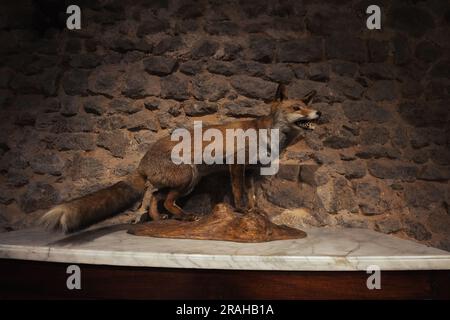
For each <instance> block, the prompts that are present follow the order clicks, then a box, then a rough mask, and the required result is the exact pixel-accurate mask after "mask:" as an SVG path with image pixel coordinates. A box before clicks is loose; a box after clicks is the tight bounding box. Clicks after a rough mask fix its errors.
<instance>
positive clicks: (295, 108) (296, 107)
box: [292, 105, 300, 111]
mask: <svg viewBox="0 0 450 320" xmlns="http://www.w3.org/2000/svg"><path fill="white" fill-rule="evenodd" d="M292 108H293V109H294V110H295V111H298V110H300V106H299V105H293V106H292Z"/></svg>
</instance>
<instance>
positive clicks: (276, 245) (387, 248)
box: [0, 228, 450, 271]
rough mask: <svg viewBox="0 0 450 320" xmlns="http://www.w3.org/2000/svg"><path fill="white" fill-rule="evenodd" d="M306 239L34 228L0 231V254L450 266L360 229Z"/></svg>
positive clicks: (328, 267)
mask: <svg viewBox="0 0 450 320" xmlns="http://www.w3.org/2000/svg"><path fill="white" fill-rule="evenodd" d="M306 231H307V232H308V237H307V238H305V239H300V240H282V241H273V242H266V243H258V244H244V243H233V242H225V241H204V240H177V239H160V238H149V237H137V236H133V235H129V234H127V233H126V231H124V230H122V231H116V232H113V233H110V234H107V235H104V236H101V237H99V238H96V239H93V240H90V241H88V242H84V243H77V244H74V243H71V244H64V245H61V244H54V243H53V242H55V241H57V240H60V239H62V238H64V235H61V234H50V233H46V232H43V231H42V230H39V229H29V230H22V231H14V232H8V233H3V234H0V258H4V259H7V258H11V259H24V260H38V261H51V262H65V263H75V264H76V263H87V264H103V265H121V266H146V267H172V268H201V269H241V270H297V271H300V270H321V271H333V270H334V271H342V270H366V268H367V266H369V265H378V266H379V267H380V268H381V270H427V269H428V270H431V269H450V253H449V252H446V251H442V250H438V249H435V248H430V247H427V246H424V245H421V244H418V243H415V242H411V241H406V240H402V239H399V238H396V237H393V236H388V235H384V234H381V233H377V232H374V231H370V230H364V229H331V228H320V229H308V230H306Z"/></svg>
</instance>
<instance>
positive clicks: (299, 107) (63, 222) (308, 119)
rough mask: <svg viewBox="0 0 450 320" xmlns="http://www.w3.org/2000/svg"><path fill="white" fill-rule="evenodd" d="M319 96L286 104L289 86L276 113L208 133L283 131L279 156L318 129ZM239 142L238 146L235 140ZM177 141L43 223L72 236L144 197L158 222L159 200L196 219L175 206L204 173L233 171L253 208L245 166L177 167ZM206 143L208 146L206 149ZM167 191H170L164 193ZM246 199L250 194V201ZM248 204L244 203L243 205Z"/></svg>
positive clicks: (238, 191) (162, 144)
mask: <svg viewBox="0 0 450 320" xmlns="http://www.w3.org/2000/svg"><path fill="white" fill-rule="evenodd" d="M314 94H315V92H311V93H309V94H308V95H307V96H306V97H305V98H304V99H303V101H301V100H286V99H283V97H284V88H283V86H282V85H280V86H279V88H278V91H277V98H276V101H274V102H273V103H272V107H271V112H270V114H269V115H267V116H262V117H260V118H257V119H253V120H244V121H233V122H230V123H227V124H222V125H212V126H205V128H204V130H206V129H209V128H214V129H217V130H219V131H220V132H224V131H225V130H226V129H242V130H247V129H254V130H256V131H258V130H260V129H273V128H276V129H278V132H279V152H281V151H282V150H284V149H285V148H286V147H287V146H288V145H289V144H292V143H294V142H295V141H296V138H297V137H298V136H299V134H300V132H301V131H302V130H312V129H314V124H313V122H314V121H316V120H317V119H319V118H320V115H321V113H320V112H319V111H316V110H312V109H311V108H309V107H307V103H308V102H309V100H310V99H311V98H312V96H313V95H314ZM233 143H234V142H233ZM176 144H177V142H176V141H172V140H171V138H170V136H167V137H164V138H161V139H160V140H158V141H157V142H155V143H154V144H153V145H152V146H151V147H150V149H149V150H148V151H147V153H146V154H145V156H144V157H143V158H142V160H141V162H140V163H139V166H138V168H137V169H136V171H135V172H133V173H132V174H131V175H130V176H128V177H127V178H126V179H125V180H123V181H120V182H118V183H116V184H114V185H112V186H110V187H108V188H106V189H103V190H99V191H97V192H94V193H92V194H88V195H86V196H83V197H80V198H77V199H74V200H71V201H68V202H65V203H62V204H60V205H57V206H56V207H54V208H52V209H51V210H50V211H48V212H47V213H45V214H44V215H43V216H42V218H41V223H42V224H43V225H44V226H46V227H47V228H49V229H55V230H57V229H60V230H63V231H64V232H73V231H77V230H80V229H82V228H84V227H87V226H89V225H92V224H94V223H96V222H99V221H101V220H104V219H106V218H108V217H110V216H112V215H114V214H117V213H119V212H121V211H123V210H125V209H127V208H129V207H131V206H132V205H133V204H134V203H135V202H137V201H139V200H141V199H142V205H141V208H140V210H139V211H140V212H146V211H147V208H148V214H149V215H150V217H151V218H152V219H153V220H158V219H160V218H161V217H163V216H162V215H160V213H159V212H158V206H157V204H158V201H159V200H163V199H162V197H164V207H165V208H166V209H167V211H168V212H170V213H171V214H172V215H173V216H174V217H175V218H176V219H188V220H192V219H194V220H195V219H196V216H195V215H193V214H188V213H186V212H184V211H183V209H182V208H180V207H179V206H178V205H177V204H176V200H177V199H178V198H180V197H182V196H185V195H187V194H189V193H190V192H191V191H192V190H193V189H194V187H195V186H196V184H197V183H198V182H199V180H200V179H201V178H202V177H204V176H205V175H209V174H214V173H216V172H219V171H222V170H229V172H230V176H231V187H232V188H231V189H232V194H233V198H234V204H235V207H236V208H237V209H238V210H242V211H244V210H246V209H249V208H251V207H253V206H254V196H251V195H250V193H249V192H245V194H244V190H246V189H248V188H249V187H251V186H249V184H248V181H246V179H245V167H246V164H245V163H244V164H226V163H225V164H205V163H201V164H184V163H182V164H175V163H174V162H173V160H172V158H171V153H172V150H173V148H174V146H175V145H176ZM205 146H206V144H205V143H203V146H202V147H203V148H205ZM162 191H167V192H165V193H164V194H163V193H162ZM244 195H245V196H247V198H246V199H243V198H244ZM244 202H245V205H244Z"/></svg>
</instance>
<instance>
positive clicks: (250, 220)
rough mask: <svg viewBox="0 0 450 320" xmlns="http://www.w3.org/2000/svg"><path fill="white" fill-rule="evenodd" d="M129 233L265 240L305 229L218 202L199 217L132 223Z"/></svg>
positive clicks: (287, 236)
mask: <svg viewBox="0 0 450 320" xmlns="http://www.w3.org/2000/svg"><path fill="white" fill-rule="evenodd" d="M128 233H131V234H134V235H137V236H148V237H158V238H177V239H197V240H224V241H235V242H266V241H274V240H285V239H300V238H304V237H306V233H305V232H303V231H301V230H298V229H294V228H290V227H287V226H279V225H276V224H274V223H272V222H271V221H270V220H269V218H268V217H267V216H266V215H265V214H264V213H263V212H259V211H253V212H249V213H245V214H241V213H238V212H235V211H234V210H233V209H232V208H231V207H230V206H229V205H228V204H225V203H219V204H217V205H216V206H215V208H214V210H213V212H212V213H211V214H209V215H206V216H204V217H202V218H200V219H199V220H197V221H180V220H159V221H153V222H149V223H146V224H139V225H135V226H133V227H132V228H131V229H130V230H129V231H128Z"/></svg>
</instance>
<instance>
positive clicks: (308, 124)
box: [295, 119, 317, 130]
mask: <svg viewBox="0 0 450 320" xmlns="http://www.w3.org/2000/svg"><path fill="white" fill-rule="evenodd" d="M315 122H317V119H314V120H309V119H300V120H297V121H295V125H296V126H297V127H299V128H302V129H307V130H314V129H315V128H316V125H315Z"/></svg>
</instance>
